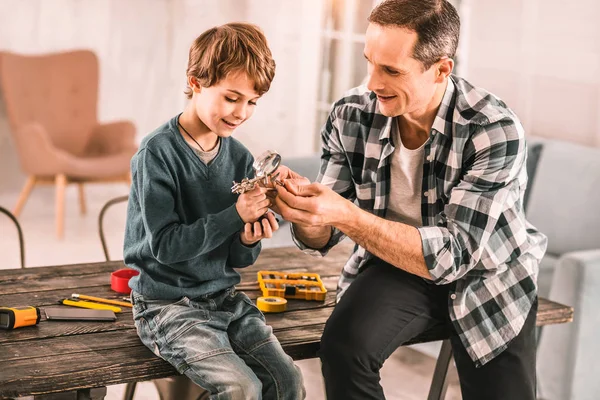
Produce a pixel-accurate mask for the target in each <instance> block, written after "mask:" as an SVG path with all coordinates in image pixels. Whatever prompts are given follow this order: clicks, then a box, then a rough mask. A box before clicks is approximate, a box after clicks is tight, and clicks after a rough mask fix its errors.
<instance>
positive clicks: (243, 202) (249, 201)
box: [235, 185, 271, 224]
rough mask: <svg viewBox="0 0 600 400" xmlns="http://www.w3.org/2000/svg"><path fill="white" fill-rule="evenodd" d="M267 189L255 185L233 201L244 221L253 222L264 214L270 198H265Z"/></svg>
mask: <svg viewBox="0 0 600 400" xmlns="http://www.w3.org/2000/svg"><path fill="white" fill-rule="evenodd" d="M268 190H269V189H267V188H264V187H261V186H259V185H256V187H255V188H254V189H252V190H249V191H247V192H245V193H242V194H240V196H239V197H238V199H237V202H236V203H235V208H236V210H237V212H238V214H239V215H240V218H241V219H242V221H244V223H246V224H248V223H253V222H254V221H256V220H258V219H259V218H260V217H262V216H263V215H265V213H266V212H267V211H268V209H269V208H268V207H269V205H270V204H271V200H269V199H268V198H267V195H266V193H267V191H268Z"/></svg>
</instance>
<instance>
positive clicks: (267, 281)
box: [258, 271, 327, 301]
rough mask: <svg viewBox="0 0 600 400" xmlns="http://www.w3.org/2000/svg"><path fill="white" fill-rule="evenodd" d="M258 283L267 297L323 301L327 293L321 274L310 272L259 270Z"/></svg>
mask: <svg viewBox="0 0 600 400" xmlns="http://www.w3.org/2000/svg"><path fill="white" fill-rule="evenodd" d="M258 284H259V286H260V290H261V292H262V295H263V296H265V297H267V296H277V297H283V298H286V299H300V300H316V301H323V300H325V296H326V295H327V289H326V288H325V285H323V281H322V280H321V277H320V276H319V274H314V273H309V272H299V273H298V272H280V271H258Z"/></svg>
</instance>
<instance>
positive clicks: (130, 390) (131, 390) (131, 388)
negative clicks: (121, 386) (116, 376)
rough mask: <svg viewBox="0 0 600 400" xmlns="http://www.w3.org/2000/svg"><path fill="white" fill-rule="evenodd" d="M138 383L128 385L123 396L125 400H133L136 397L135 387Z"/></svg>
mask: <svg viewBox="0 0 600 400" xmlns="http://www.w3.org/2000/svg"><path fill="white" fill-rule="evenodd" d="M136 385H137V382H131V383H128V384H127V386H125V395H124V396H123V400H133V396H134V395H135V386H136Z"/></svg>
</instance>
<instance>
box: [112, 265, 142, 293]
mask: <svg viewBox="0 0 600 400" xmlns="http://www.w3.org/2000/svg"><path fill="white" fill-rule="evenodd" d="M138 274H139V272H138V271H136V270H135V269H131V268H124V269H119V270H116V271H115V272H113V273H111V274H110V288H111V289H112V290H114V291H115V292H118V293H123V294H129V293H131V288H130V287H129V280H130V279H131V278H132V277H134V276H136V275H138Z"/></svg>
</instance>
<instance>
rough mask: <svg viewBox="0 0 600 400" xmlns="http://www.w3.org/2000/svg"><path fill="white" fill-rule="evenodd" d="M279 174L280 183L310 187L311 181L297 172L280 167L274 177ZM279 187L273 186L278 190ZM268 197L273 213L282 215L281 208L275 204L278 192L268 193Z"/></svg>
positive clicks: (283, 166)
mask: <svg viewBox="0 0 600 400" xmlns="http://www.w3.org/2000/svg"><path fill="white" fill-rule="evenodd" d="M277 173H279V175H278V176H277V180H278V181H280V182H284V183H285V182H291V183H292V184H294V185H296V186H299V185H308V184H310V179H308V178H306V177H304V176H302V175H300V174H298V173H297V172H294V171H292V170H291V169H289V168H288V167H286V166H285V165H280V166H279V168H277V170H275V172H274V173H273V175H275V174H277ZM277 186H278V185H276V184H274V183H273V185H272V187H273V188H276V187H277ZM267 197H268V198H269V200H270V201H271V206H270V207H271V209H272V210H273V211H275V212H276V213H277V214H280V215H281V212H280V211H281V210H279V208H278V207H277V203H276V202H275V198H276V197H277V191H276V190H271V191H269V192H267Z"/></svg>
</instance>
